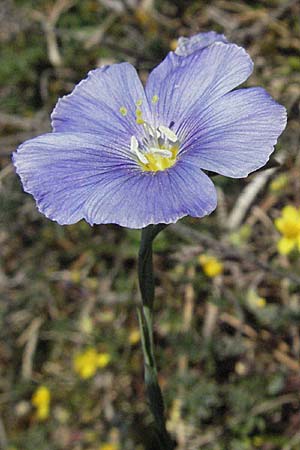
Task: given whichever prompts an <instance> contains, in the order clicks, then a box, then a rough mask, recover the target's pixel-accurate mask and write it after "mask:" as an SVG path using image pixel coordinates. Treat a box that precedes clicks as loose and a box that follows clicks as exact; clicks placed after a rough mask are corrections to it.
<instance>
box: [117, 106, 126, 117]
mask: <svg viewBox="0 0 300 450" xmlns="http://www.w3.org/2000/svg"><path fill="white" fill-rule="evenodd" d="M119 111H120V113H121V114H122V116H126V115H127V112H128V111H127V108H125V106H121V107H120V110H119Z"/></svg>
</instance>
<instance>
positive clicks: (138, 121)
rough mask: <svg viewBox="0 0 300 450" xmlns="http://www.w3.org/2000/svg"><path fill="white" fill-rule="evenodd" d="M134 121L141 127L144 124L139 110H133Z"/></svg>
mask: <svg viewBox="0 0 300 450" xmlns="http://www.w3.org/2000/svg"><path fill="white" fill-rule="evenodd" d="M135 117H136V119H135V121H136V123H137V124H138V125H143V124H144V119H143V113H142V110H141V109H140V108H137V109H136V110H135Z"/></svg>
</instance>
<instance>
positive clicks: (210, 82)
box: [146, 42, 253, 132]
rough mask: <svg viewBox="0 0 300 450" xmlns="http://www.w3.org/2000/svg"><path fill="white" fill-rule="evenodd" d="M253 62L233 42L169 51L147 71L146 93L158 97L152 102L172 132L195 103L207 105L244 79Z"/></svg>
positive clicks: (163, 122) (160, 117)
mask: <svg viewBox="0 0 300 450" xmlns="http://www.w3.org/2000/svg"><path fill="white" fill-rule="evenodd" d="M252 70H253V63H252V61H251V58H250V57H249V55H248V54H247V53H246V51H245V50H244V49H243V48H241V47H238V46H237V45H235V44H224V43H223V42H216V43H214V44H213V45H211V46H209V47H207V48H205V49H203V50H201V51H198V52H195V53H193V54H191V55H189V56H186V57H184V58H182V57H181V56H178V55H175V53H173V52H170V53H169V54H168V56H167V57H166V59H165V60H164V61H163V62H162V63H161V64H160V65H159V66H157V67H156V68H155V69H154V70H153V71H152V72H151V74H150V75H149V78H148V82H147V85H146V93H147V96H148V99H149V102H150V100H151V98H152V97H153V96H154V95H157V96H158V97H159V100H158V102H157V104H155V105H152V110H153V114H157V116H158V122H159V123H161V124H163V125H165V126H169V124H170V123H172V122H174V126H173V129H174V131H175V132H177V130H178V129H179V127H180V124H181V122H182V121H183V120H184V118H185V117H187V116H188V115H189V113H190V111H191V110H192V109H193V108H194V107H195V106H199V107H201V108H207V107H208V106H209V105H211V104H212V103H214V102H215V101H216V100H217V99H219V98H221V97H222V96H223V95H224V94H226V93H228V92H230V91H231V90H232V89H234V88H235V87H237V86H238V85H240V84H241V83H243V82H244V81H245V80H246V79H247V78H248V77H249V75H250V74H251V72H252Z"/></svg>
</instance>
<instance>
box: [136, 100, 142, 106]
mask: <svg viewBox="0 0 300 450" xmlns="http://www.w3.org/2000/svg"><path fill="white" fill-rule="evenodd" d="M135 104H136V106H142V104H143V100H142V99H141V98H139V99H138V100H137V101H136V103H135Z"/></svg>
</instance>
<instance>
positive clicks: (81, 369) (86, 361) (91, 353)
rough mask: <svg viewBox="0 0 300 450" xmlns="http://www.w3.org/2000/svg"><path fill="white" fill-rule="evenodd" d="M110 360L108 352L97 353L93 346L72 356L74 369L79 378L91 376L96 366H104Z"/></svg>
mask: <svg viewBox="0 0 300 450" xmlns="http://www.w3.org/2000/svg"><path fill="white" fill-rule="evenodd" d="M110 360H111V356H110V354H109V353H99V352H97V350H96V349H95V348H88V349H87V350H85V351H84V352H82V353H78V354H77V355H76V356H75V357H74V360H73V365H74V370H75V372H76V373H77V374H78V375H79V376H80V377H81V378H83V379H84V380H86V379H87V378H91V377H93V376H94V375H95V373H96V371H97V369H98V368H101V369H102V368H103V367H106V366H107V365H108V364H109V362H110Z"/></svg>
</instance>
